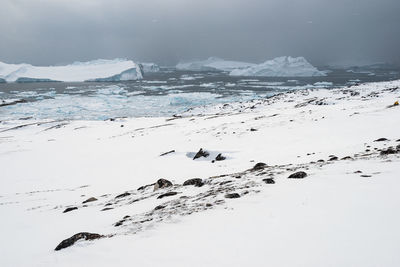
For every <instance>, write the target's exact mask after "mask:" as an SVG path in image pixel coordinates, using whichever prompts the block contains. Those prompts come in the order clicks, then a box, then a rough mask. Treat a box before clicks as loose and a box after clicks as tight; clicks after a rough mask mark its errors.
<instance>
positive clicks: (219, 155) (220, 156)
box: [215, 153, 226, 161]
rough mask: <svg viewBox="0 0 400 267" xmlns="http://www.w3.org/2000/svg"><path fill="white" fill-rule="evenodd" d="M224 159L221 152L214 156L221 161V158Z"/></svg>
mask: <svg viewBox="0 0 400 267" xmlns="http://www.w3.org/2000/svg"><path fill="white" fill-rule="evenodd" d="M225 159H226V157H224V156H222V154H221V153H219V154H218V155H217V157H216V158H215V160H216V161H221V160H225Z"/></svg>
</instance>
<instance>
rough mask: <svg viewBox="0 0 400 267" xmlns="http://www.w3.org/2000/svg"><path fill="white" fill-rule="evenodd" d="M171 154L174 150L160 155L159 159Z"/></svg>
mask: <svg viewBox="0 0 400 267" xmlns="http://www.w3.org/2000/svg"><path fill="white" fill-rule="evenodd" d="M171 153H175V150H171V151H168V152H165V153H162V154H161V155H160V157H162V156H166V155H168V154H171Z"/></svg>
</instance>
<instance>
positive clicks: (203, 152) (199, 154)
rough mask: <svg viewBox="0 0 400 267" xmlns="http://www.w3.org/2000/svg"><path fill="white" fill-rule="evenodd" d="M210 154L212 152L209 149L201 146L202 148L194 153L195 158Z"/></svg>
mask: <svg viewBox="0 0 400 267" xmlns="http://www.w3.org/2000/svg"><path fill="white" fill-rule="evenodd" d="M209 155H210V153H208V152H207V151H205V150H203V149H202V148H200V150H199V151H198V152H197V153H196V155H194V157H193V160H195V159H198V158H201V157H205V158H207V157H208V156H209Z"/></svg>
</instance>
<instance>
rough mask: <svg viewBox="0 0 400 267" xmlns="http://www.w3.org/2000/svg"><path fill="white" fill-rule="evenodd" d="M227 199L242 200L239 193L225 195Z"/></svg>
mask: <svg viewBox="0 0 400 267" xmlns="http://www.w3.org/2000/svg"><path fill="white" fill-rule="evenodd" d="M225 198H240V195H239V194H238V193H229V194H226V195H225Z"/></svg>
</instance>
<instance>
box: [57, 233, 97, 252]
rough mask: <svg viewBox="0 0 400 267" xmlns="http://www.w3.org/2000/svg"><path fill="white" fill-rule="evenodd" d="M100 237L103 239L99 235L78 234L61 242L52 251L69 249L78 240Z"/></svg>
mask: <svg viewBox="0 0 400 267" xmlns="http://www.w3.org/2000/svg"><path fill="white" fill-rule="evenodd" d="M102 237H104V236H103V235H99V234H93V233H86V232H82V233H78V234H75V235H73V236H71V237H70V238H68V239H65V240H63V241H62V242H61V243H60V244H58V246H57V247H56V248H55V249H54V250H61V249H64V248H67V247H70V246H72V245H73V244H75V242H76V241H78V240H80V239H84V240H95V239H99V238H102Z"/></svg>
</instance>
